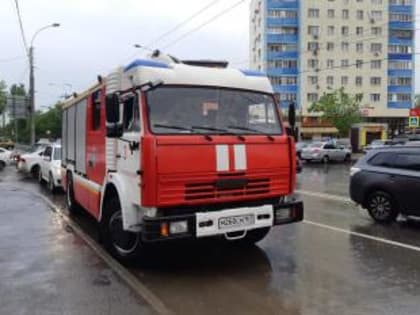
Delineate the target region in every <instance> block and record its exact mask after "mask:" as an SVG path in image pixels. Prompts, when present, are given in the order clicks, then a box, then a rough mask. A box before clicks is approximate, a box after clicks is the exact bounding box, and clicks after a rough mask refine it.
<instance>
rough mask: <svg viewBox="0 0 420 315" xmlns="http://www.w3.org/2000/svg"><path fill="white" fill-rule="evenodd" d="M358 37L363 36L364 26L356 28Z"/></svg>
mask: <svg viewBox="0 0 420 315" xmlns="http://www.w3.org/2000/svg"><path fill="white" fill-rule="evenodd" d="M356 35H363V27H362V26H358V27H356Z"/></svg>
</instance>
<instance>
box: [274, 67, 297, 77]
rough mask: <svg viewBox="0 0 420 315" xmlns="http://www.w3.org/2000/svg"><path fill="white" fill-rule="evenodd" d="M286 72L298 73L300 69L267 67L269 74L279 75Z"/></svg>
mask: <svg viewBox="0 0 420 315" xmlns="http://www.w3.org/2000/svg"><path fill="white" fill-rule="evenodd" d="M284 74H292V75H297V74H298V69H297V68H268V69H267V75H269V76H277V75H284Z"/></svg>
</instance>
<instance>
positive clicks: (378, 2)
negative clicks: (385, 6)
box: [371, 0, 382, 4]
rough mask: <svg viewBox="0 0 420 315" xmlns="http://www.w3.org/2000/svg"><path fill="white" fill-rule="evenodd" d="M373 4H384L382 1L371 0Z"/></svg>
mask: <svg viewBox="0 0 420 315" xmlns="http://www.w3.org/2000/svg"><path fill="white" fill-rule="evenodd" d="M371 3H372V4H382V0H371Z"/></svg>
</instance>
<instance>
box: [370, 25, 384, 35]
mask: <svg viewBox="0 0 420 315" xmlns="http://www.w3.org/2000/svg"><path fill="white" fill-rule="evenodd" d="M370 32H371V33H372V35H382V27H379V26H375V27H372V28H371V31H370Z"/></svg>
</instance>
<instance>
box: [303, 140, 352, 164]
mask: <svg viewBox="0 0 420 315" xmlns="http://www.w3.org/2000/svg"><path fill="white" fill-rule="evenodd" d="M301 158H302V160H304V161H306V162H311V161H320V162H324V163H328V162H329V161H350V160H351V150H350V149H348V148H346V147H344V146H338V145H336V144H335V143H334V142H313V143H311V144H309V145H308V146H307V147H306V148H304V149H302V155H301Z"/></svg>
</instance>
